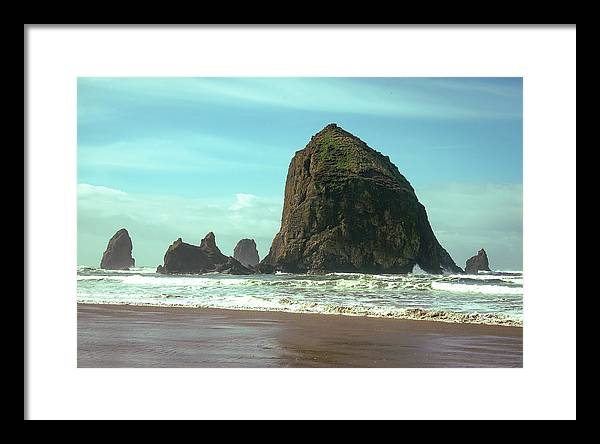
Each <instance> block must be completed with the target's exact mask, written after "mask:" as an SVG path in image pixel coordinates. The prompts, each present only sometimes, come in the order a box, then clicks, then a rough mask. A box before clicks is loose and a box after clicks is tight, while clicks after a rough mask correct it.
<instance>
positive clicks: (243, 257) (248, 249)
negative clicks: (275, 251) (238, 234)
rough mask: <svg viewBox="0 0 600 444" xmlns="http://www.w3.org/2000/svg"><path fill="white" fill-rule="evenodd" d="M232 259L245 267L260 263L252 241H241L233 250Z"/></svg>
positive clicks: (254, 243)
mask: <svg viewBox="0 0 600 444" xmlns="http://www.w3.org/2000/svg"><path fill="white" fill-rule="evenodd" d="M233 257H234V258H235V259H237V260H238V261H239V262H241V263H242V264H243V265H245V266H246V267H254V266H256V265H257V264H258V263H259V262H260V258H259V257H258V250H257V249H256V242H254V239H241V240H240V241H239V242H238V243H237V245H236V246H235V248H234V249H233Z"/></svg>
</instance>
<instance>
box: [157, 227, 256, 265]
mask: <svg viewBox="0 0 600 444" xmlns="http://www.w3.org/2000/svg"><path fill="white" fill-rule="evenodd" d="M156 272H157V273H162V274H183V273H185V274H199V273H209V272H222V273H229V274H251V273H253V271H252V270H249V269H247V268H246V267H244V266H243V265H242V264H240V263H239V262H238V261H237V260H235V259H233V258H231V257H227V256H225V255H224V254H223V253H221V250H219V247H217V243H216V240H215V235H214V233H212V232H210V233H208V234H207V235H206V236H205V237H204V239H202V240H201V241H200V246H197V245H192V244H188V243H186V242H183V240H182V239H181V238H179V239H177V240H176V241H175V242H173V243H172V244H171V245H170V246H169V248H168V249H167V252H166V253H165V256H164V264H163V265H159V266H158V268H157V269H156Z"/></svg>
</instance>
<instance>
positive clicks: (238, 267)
mask: <svg viewBox="0 0 600 444" xmlns="http://www.w3.org/2000/svg"><path fill="white" fill-rule="evenodd" d="M216 271H218V272H219V273H225V274H254V270H252V269H251V268H247V267H245V266H244V265H243V264H241V263H240V262H239V261H238V260H237V259H235V258H233V257H229V258H228V259H227V262H225V263H224V264H220V265H217V268H216Z"/></svg>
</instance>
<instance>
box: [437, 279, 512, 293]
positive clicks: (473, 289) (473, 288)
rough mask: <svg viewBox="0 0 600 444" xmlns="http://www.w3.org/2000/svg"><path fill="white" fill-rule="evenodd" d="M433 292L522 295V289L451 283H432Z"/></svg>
mask: <svg viewBox="0 0 600 444" xmlns="http://www.w3.org/2000/svg"><path fill="white" fill-rule="evenodd" d="M431 288H432V289H433V290H443V291H449V292H458V293H483V294H523V288H522V287H509V286H504V285H474V284H460V283H453V282H432V283H431Z"/></svg>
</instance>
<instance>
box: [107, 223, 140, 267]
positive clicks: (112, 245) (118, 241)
mask: <svg viewBox="0 0 600 444" xmlns="http://www.w3.org/2000/svg"><path fill="white" fill-rule="evenodd" d="M132 249H133V244H132V242H131V238H130V237H129V233H128V232H127V230H126V229H125V228H121V229H120V230H119V231H117V232H116V233H115V234H114V236H113V237H111V238H110V240H109V241H108V245H107V246H106V250H105V251H104V254H102V260H101V261H100V268H103V269H105V270H129V268H130V267H134V266H135V259H134V258H133V257H132V256H131V250H132Z"/></svg>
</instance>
